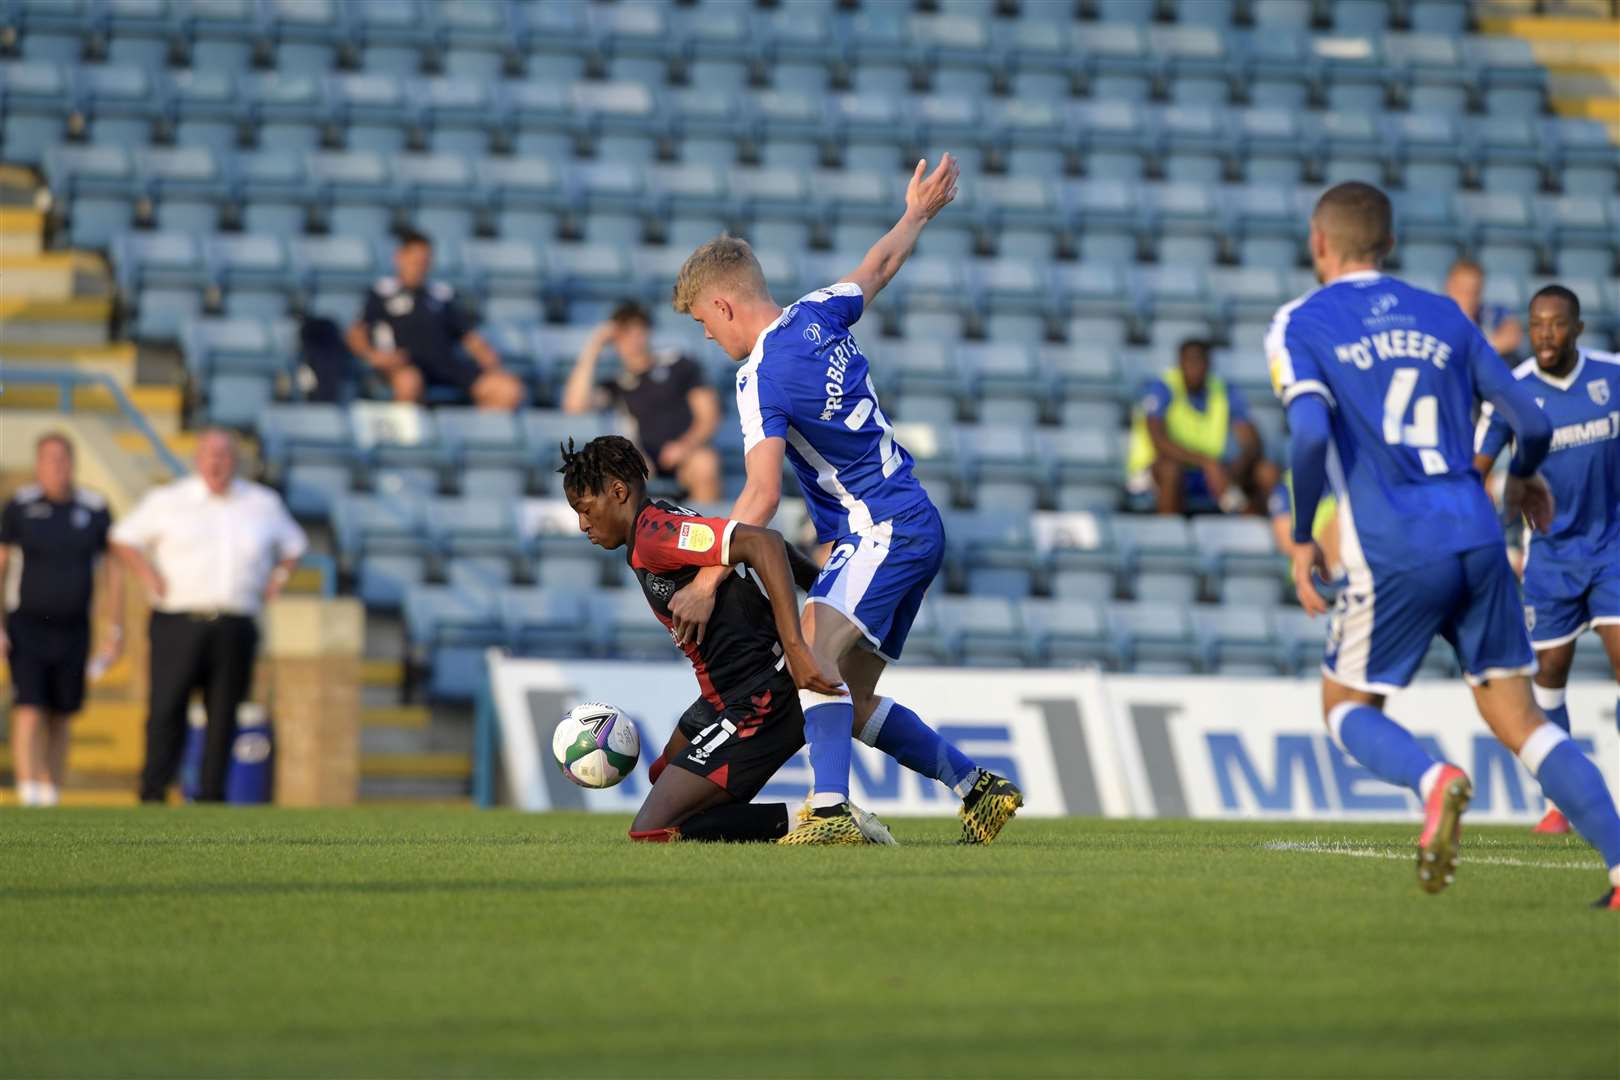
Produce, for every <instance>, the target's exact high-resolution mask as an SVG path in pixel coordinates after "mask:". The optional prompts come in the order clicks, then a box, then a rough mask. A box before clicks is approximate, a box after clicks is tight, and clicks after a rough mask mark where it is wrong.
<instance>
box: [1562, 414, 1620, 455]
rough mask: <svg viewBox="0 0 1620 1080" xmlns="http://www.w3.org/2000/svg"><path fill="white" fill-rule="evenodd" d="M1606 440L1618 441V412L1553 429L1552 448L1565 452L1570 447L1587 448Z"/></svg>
mask: <svg viewBox="0 0 1620 1080" xmlns="http://www.w3.org/2000/svg"><path fill="white" fill-rule="evenodd" d="M1608 439H1620V412H1612V413H1610V414H1609V415H1608V416H1600V417H1598V418H1597V419H1596V420H1583V421H1582V422H1580V423H1578V424H1565V425H1563V426H1562V427H1556V428H1553V437H1552V448H1553V449H1554V450H1567V449H1569V448H1570V447H1572V446H1587V445H1590V444H1591V443H1596V442H1604V441H1605V440H1608Z"/></svg>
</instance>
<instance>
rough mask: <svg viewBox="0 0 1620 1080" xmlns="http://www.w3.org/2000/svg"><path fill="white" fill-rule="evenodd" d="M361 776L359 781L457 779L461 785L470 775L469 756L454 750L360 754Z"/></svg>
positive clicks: (470, 764) (470, 761) (470, 759)
mask: <svg viewBox="0 0 1620 1080" xmlns="http://www.w3.org/2000/svg"><path fill="white" fill-rule="evenodd" d="M360 776H361V779H362V781H365V780H446V781H448V780H456V781H460V782H463V783H464V782H466V781H467V780H468V779H469V778H470V777H471V776H472V755H471V754H464V753H458V752H454V751H437V752H429V753H402V754H396V753H370V754H361V755H360Z"/></svg>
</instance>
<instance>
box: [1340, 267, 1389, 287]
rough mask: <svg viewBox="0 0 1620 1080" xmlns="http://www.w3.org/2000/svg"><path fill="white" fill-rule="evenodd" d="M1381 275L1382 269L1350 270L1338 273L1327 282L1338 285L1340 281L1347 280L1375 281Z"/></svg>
mask: <svg viewBox="0 0 1620 1080" xmlns="http://www.w3.org/2000/svg"><path fill="white" fill-rule="evenodd" d="M1383 276H1384V272H1383V271H1382V270H1352V271H1350V272H1349V273H1348V274H1340V275H1339V276H1338V277H1336V278H1334V279H1333V280H1332V281H1330V282H1328V284H1330V285H1338V284H1340V283H1341V282H1347V281H1348V282H1357V281H1377V280H1378V279H1379V278H1381V277H1383Z"/></svg>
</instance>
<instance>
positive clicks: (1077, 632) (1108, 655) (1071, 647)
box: [1018, 599, 1119, 667]
mask: <svg viewBox="0 0 1620 1080" xmlns="http://www.w3.org/2000/svg"><path fill="white" fill-rule="evenodd" d="M1018 610H1019V614H1020V617H1021V618H1022V621H1023V626H1024V632H1025V638H1026V646H1025V647H1026V649H1027V651H1028V652H1029V654H1030V655H1031V656H1032V657H1035V658H1037V659H1038V660H1039V661H1040V662H1042V663H1045V664H1051V665H1053V666H1058V667H1075V666H1094V667H1103V666H1114V665H1116V664H1117V663H1118V661H1119V653H1118V649H1117V647H1116V645H1115V641H1114V638H1113V637H1112V636H1111V635H1110V633H1109V630H1108V624H1107V622H1106V621H1105V620H1104V619H1103V616H1102V612H1101V609H1100V608H1099V607H1098V606H1097V605H1096V604H1091V603H1083V602H1077V601H1074V600H1069V599H1062V600H1025V601H1023V602H1022V603H1020V604H1019V609H1018Z"/></svg>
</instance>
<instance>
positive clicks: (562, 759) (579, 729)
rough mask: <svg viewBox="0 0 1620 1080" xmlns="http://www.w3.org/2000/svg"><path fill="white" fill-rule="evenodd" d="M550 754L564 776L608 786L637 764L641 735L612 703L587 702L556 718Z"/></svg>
mask: <svg viewBox="0 0 1620 1080" xmlns="http://www.w3.org/2000/svg"><path fill="white" fill-rule="evenodd" d="M551 754H552V756H553V757H555V758H556V759H557V767H558V768H560V769H562V771H563V775H564V776H566V777H568V779H570V780H572V781H573V782H574V783H576V784H578V785H579V786H580V787H587V788H610V787H612V786H613V785H614V784H617V783H618V782H619V781H620V780H623V779H624V778H625V777H627V776H629V775H630V771H631V770H632V769H634V768H635V767H636V759H637V758H639V757H640V756H641V736H639V735H638V734H636V725H635V724H634V723H633V722H632V721H631V719H630V718H629V717H628V716H625V715H624V714H623V713H621V712H620V711H619V710H618V709H615V708H614V707H613V706H612V705H604V704H602V703H601V702H599V701H587V702H585V703H584V704H583V705H575V706H574V707H573V708H572V709H569V710H568V715H566V716H564V717H563V718H562V719H561V720H560V721H558V723H557V730H556V732H555V733H553V735H552V736H551Z"/></svg>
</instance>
